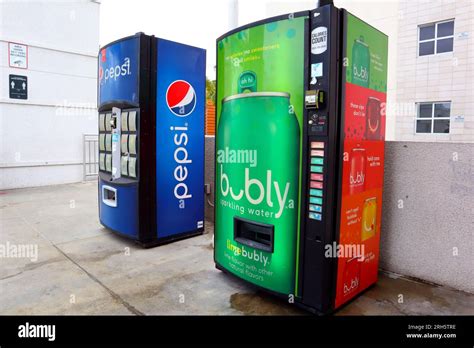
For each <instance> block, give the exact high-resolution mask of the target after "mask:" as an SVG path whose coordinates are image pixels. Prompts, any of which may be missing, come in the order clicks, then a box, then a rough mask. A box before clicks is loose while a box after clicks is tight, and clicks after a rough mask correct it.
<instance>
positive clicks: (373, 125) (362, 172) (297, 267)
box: [214, 2, 388, 313]
mask: <svg viewBox="0 0 474 348" xmlns="http://www.w3.org/2000/svg"><path fill="white" fill-rule="evenodd" d="M387 50H388V38H387V36H386V35H384V34H383V33H381V32H380V31H378V30H377V29H375V28H373V27H371V26H370V25H368V24H367V23H365V22H364V21H362V20H361V19H359V18H357V17H355V16H353V15H351V14H350V13H348V12H347V11H346V10H344V9H338V8H336V7H334V6H333V5H332V3H330V2H326V3H321V6H319V7H318V8H316V9H315V10H312V11H303V12H298V13H293V14H289V15H284V16H278V17H273V18H269V19H266V20H262V21H259V22H256V23H252V24H249V25H246V26H243V27H240V28H237V29H235V30H232V31H231V32H229V33H227V34H225V35H223V36H221V37H220V38H218V39H217V116H216V159H215V165H216V176H215V189H216V197H215V248H214V260H215V263H216V266H217V268H219V269H220V270H223V271H225V272H227V273H230V274H232V275H234V276H237V277H239V278H241V279H243V280H245V281H247V282H249V283H252V284H254V285H256V286H257V287H259V288H261V289H264V290H267V291H268V292H270V293H273V294H276V295H279V296H282V297H285V298H288V300H289V301H290V302H295V303H296V304H298V305H300V306H302V307H304V308H305V309H307V310H310V311H312V312H315V313H328V312H331V311H334V310H335V309H337V308H338V307H340V306H342V305H343V304H345V303H347V302H348V301H350V300H351V299H353V298H354V297H355V296H357V295H358V294H360V293H361V292H362V291H363V290H365V289H367V288H368V287H370V286H371V285H373V284H374V283H375V282H376V281H377V271H378V260H379V241H380V225H381V212H382V210H381V209H382V187H383V161H384V138H385V102H386V89H387V82H386V81H387Z"/></svg>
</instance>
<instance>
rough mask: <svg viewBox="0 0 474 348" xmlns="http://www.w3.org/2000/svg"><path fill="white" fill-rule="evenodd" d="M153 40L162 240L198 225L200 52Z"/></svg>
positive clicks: (201, 176) (201, 169)
mask: <svg viewBox="0 0 474 348" xmlns="http://www.w3.org/2000/svg"><path fill="white" fill-rule="evenodd" d="M157 40H158V54H157V60H158V61H157V74H158V75H157V81H158V86H157V102H156V157H157V158H156V175H157V184H156V191H157V227H158V238H162V237H167V236H170V235H174V234H179V233H184V232H190V231H194V230H196V229H197V228H200V227H202V226H203V221H204V110H205V105H204V103H205V64H206V51H205V50H203V49H199V48H196V47H191V46H186V45H182V44H178V43H175V42H172V41H167V40H162V39H157Z"/></svg>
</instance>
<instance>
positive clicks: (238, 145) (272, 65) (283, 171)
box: [214, 11, 309, 296]
mask: <svg viewBox="0 0 474 348" xmlns="http://www.w3.org/2000/svg"><path fill="white" fill-rule="evenodd" d="M308 17H309V12H307V11H304V12H299V13H295V14H291V15H286V16H278V17H274V18H269V19H267V20H264V21H259V22H256V23H253V24H250V25H247V26H245V27H242V28H237V29H235V30H233V31H231V32H229V33H227V34H225V35H224V36H222V37H220V38H219V39H218V40H217V113H216V161H215V165H216V179H215V180H216V181H215V188H216V199H215V214H216V215H215V216H216V217H215V219H216V220H215V248H214V259H215V262H216V264H217V267H219V268H220V269H223V270H225V271H227V272H229V273H231V274H233V275H235V276H237V277H240V278H242V279H244V280H246V281H248V282H250V283H253V284H255V285H257V286H259V287H261V288H264V289H266V290H269V291H271V292H273V293H277V294H280V295H282V296H289V295H294V294H295V291H296V288H295V284H296V281H295V279H296V277H297V258H298V257H297V255H298V236H299V232H298V231H299V227H300V226H299V209H300V202H299V199H300V195H299V187H300V183H301V178H300V173H301V136H302V127H303V124H302V122H303V111H304V109H303V105H304V81H303V74H304V66H305V63H306V58H305V50H304V45H305V37H306V35H307V26H306V23H307V20H308ZM230 57H232V58H230Z"/></svg>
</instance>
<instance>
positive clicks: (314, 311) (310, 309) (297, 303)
mask: <svg viewBox="0 0 474 348" xmlns="http://www.w3.org/2000/svg"><path fill="white" fill-rule="evenodd" d="M214 263H215V265H216V268H217V269H218V270H219V271H221V272H224V273H225V274H228V275H230V276H232V277H234V278H236V279H240V280H241V281H243V282H245V283H246V284H248V285H249V286H250V287H253V288H255V289H258V290H261V291H263V292H265V293H268V294H269V295H270V296H275V297H277V298H279V299H282V300H285V302H287V301H286V300H287V299H288V298H287V295H284V294H280V293H277V292H274V291H271V290H268V289H265V288H263V287H261V286H258V285H255V284H253V283H250V282H249V281H247V280H245V279H242V278H240V277H238V276H236V275H235V274H233V273H231V272H229V271H228V270H227V269H225V268H224V267H222V266H220V265H219V264H218V263H217V262H215V261H214ZM375 284H376V283H374V284H371V285H369V286H368V287H367V288H366V289H364V290H362V291H361V292H360V293H359V294H357V296H355V297H353V298H352V299H350V300H349V301H347V302H346V303H344V304H343V305H341V306H340V307H338V308H331V309H330V310H328V311H326V312H321V311H319V310H317V309H316V308H314V307H310V306H308V305H305V304H304V303H303V302H301V300H300V299H298V298H297V297H295V302H294V303H292V304H293V305H294V306H296V307H298V308H301V309H303V310H305V311H307V312H309V313H311V314H314V315H317V316H324V315H330V314H333V313H335V312H337V311H338V310H340V309H342V308H344V307H345V306H347V305H348V304H349V303H352V301H354V300H355V299H357V298H358V297H359V296H360V295H362V294H364V293H365V292H366V291H367V290H369V289H371V288H372V287H373V286H374V285H375Z"/></svg>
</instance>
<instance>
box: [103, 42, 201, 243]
mask: <svg viewBox="0 0 474 348" xmlns="http://www.w3.org/2000/svg"><path fill="white" fill-rule="evenodd" d="M98 59H99V64H98V66H99V69H98V70H99V71H98V73H99V82H98V103H99V108H98V110H99V218H100V222H101V223H102V224H103V225H104V226H105V227H107V228H108V229H110V230H112V231H114V232H116V233H118V234H120V235H123V236H126V237H129V238H131V239H133V240H135V241H137V242H138V243H140V244H142V245H143V246H146V247H148V246H154V245H158V244H163V243H167V242H171V241H173V240H176V239H181V238H185V237H190V236H194V235H197V234H201V233H202V232H203V230H204V108H205V64H206V51H205V50H203V49H200V48H196V47H192V46H188V45H183V44H180V43H177V42H172V41H168V40H163V39H159V38H156V37H154V36H148V35H145V34H143V33H138V34H136V35H134V36H129V37H125V38H123V39H120V40H117V41H114V42H112V43H110V44H108V45H106V46H104V47H103V48H101V50H100V51H99V57H98Z"/></svg>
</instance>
